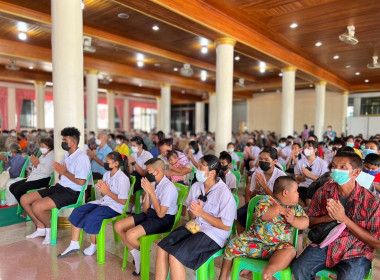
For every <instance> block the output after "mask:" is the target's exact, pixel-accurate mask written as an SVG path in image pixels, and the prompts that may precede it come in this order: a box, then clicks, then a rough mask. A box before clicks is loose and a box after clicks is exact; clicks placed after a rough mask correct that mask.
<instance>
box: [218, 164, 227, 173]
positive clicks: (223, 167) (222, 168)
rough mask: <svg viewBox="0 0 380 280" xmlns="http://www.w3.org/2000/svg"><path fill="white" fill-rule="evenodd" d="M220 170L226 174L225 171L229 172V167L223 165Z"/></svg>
mask: <svg viewBox="0 0 380 280" xmlns="http://www.w3.org/2000/svg"><path fill="white" fill-rule="evenodd" d="M220 169H221V170H222V171H223V172H224V171H227V169H228V165H222V166H221V167H220Z"/></svg>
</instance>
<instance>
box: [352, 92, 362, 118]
mask: <svg viewBox="0 0 380 280" xmlns="http://www.w3.org/2000/svg"><path fill="white" fill-rule="evenodd" d="M360 109H361V98H360V97H354V117H360Z"/></svg>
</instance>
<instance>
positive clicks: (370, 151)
mask: <svg viewBox="0 0 380 280" xmlns="http://www.w3.org/2000/svg"><path fill="white" fill-rule="evenodd" d="M369 154H376V151H374V150H370V149H364V150H363V155H364V157H366V156H368V155H369Z"/></svg>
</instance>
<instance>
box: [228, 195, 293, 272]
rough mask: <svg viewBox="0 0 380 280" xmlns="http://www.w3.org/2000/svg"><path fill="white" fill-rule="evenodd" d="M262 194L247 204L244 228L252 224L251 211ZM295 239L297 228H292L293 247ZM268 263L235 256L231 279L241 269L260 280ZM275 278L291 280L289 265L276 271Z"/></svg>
mask: <svg viewBox="0 0 380 280" xmlns="http://www.w3.org/2000/svg"><path fill="white" fill-rule="evenodd" d="M262 197H263V196H262V195H257V196H255V197H253V198H252V199H251V200H250V202H249V204H248V210H247V224H246V227H245V230H249V228H250V227H251V225H252V222H253V213H254V211H255V207H256V204H257V203H258V201H259V200H260V199H261V198H262ZM297 239H298V229H294V230H293V246H294V248H297ZM267 265H268V260H261V259H251V258H243V257H239V258H235V259H234V264H233V267H232V277H231V279H232V280H237V279H239V274H240V271H242V270H243V269H246V270H250V271H252V273H253V277H252V279H253V280H261V278H262V275H261V274H262V271H263V269H264V267H265V266H267ZM274 277H275V278H277V279H279V280H292V271H291V269H290V266H288V267H287V268H285V269H283V270H281V271H278V272H277V273H276V274H275V275H274Z"/></svg>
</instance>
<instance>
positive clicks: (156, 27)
mask: <svg viewBox="0 0 380 280" xmlns="http://www.w3.org/2000/svg"><path fill="white" fill-rule="evenodd" d="M152 29H153V30H154V31H158V30H160V28H159V27H158V26H157V25H153V27H152Z"/></svg>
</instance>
